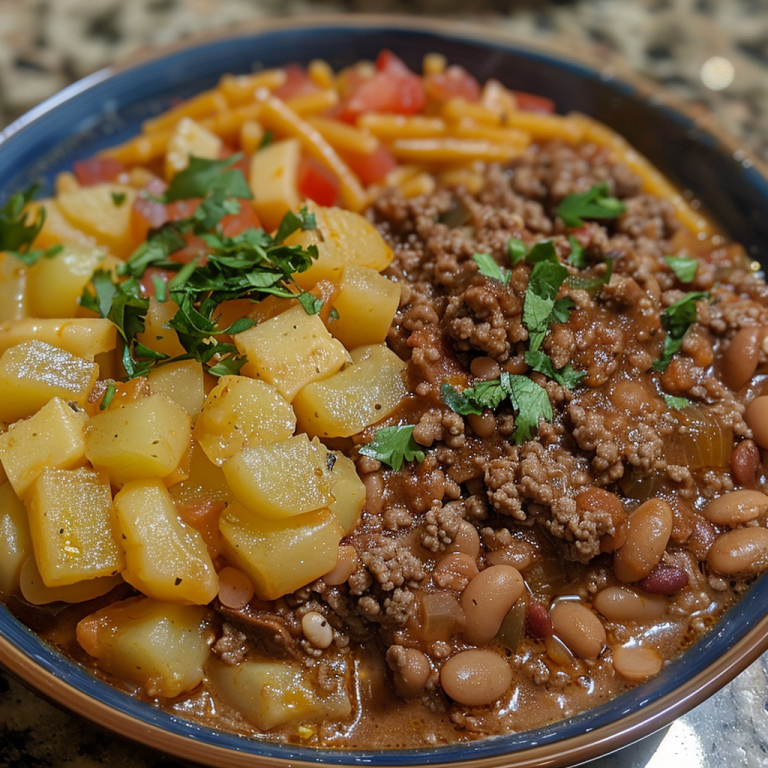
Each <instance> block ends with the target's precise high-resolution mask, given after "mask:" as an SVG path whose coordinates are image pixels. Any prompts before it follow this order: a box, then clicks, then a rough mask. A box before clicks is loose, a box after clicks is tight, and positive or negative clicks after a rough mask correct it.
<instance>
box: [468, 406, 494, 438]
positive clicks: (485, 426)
mask: <svg viewBox="0 0 768 768" xmlns="http://www.w3.org/2000/svg"><path fill="white" fill-rule="evenodd" d="M467 421H468V422H469V426H470V427H472V431H473V432H474V433H475V434H476V435H477V436H478V437H490V436H491V435H492V434H493V433H494V432H495V431H496V417H495V416H494V415H493V413H491V411H484V412H483V413H482V414H480V415H478V414H476V413H470V414H469V416H467Z"/></svg>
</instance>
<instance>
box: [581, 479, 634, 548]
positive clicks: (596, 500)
mask: <svg viewBox="0 0 768 768" xmlns="http://www.w3.org/2000/svg"><path fill="white" fill-rule="evenodd" d="M576 510H577V512H578V514H579V516H580V517H583V516H584V515H585V514H586V513H595V512H607V513H608V514H609V515H610V516H611V519H612V520H613V527H614V531H615V533H614V534H613V535H610V534H607V535H605V536H603V537H602V539H600V551H601V552H612V551H613V550H614V549H616V548H617V547H620V546H621V545H622V544H623V543H624V540H625V537H626V521H627V513H626V512H625V511H624V505H623V504H622V503H621V499H620V498H619V497H618V496H617V495H616V494H615V493H611V492H610V491H606V490H605V488H586V489H584V490H583V491H581V492H580V493H579V494H578V495H577V496H576Z"/></svg>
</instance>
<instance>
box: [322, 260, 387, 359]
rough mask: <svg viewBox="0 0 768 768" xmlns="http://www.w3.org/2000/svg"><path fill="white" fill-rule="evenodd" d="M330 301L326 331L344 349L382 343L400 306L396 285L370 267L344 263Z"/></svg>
mask: <svg viewBox="0 0 768 768" xmlns="http://www.w3.org/2000/svg"><path fill="white" fill-rule="evenodd" d="M339 289H340V290H339V293H338V295H337V296H336V298H335V299H334V300H333V307H334V309H335V310H336V313H337V314H338V317H337V318H336V319H335V320H333V321H331V322H329V324H328V330H329V331H330V332H331V333H332V334H333V335H334V336H335V337H336V338H337V339H338V340H339V341H340V342H341V343H342V344H343V345H344V346H345V347H346V348H347V349H355V347H362V346H365V345H367V344H383V343H384V341H385V340H386V338H387V333H388V332H389V327H390V325H392V320H393V319H394V317H395V312H397V308H398V306H399V305H400V286H399V285H398V284H397V283H393V282H392V281H391V280H388V279H387V278H386V277H384V275H380V274H379V273H378V272H377V271H376V270H375V269H371V268H370V267H360V266H357V265H356V264H348V265H347V266H346V267H344V272H343V273H342V275H341V282H340V283H339Z"/></svg>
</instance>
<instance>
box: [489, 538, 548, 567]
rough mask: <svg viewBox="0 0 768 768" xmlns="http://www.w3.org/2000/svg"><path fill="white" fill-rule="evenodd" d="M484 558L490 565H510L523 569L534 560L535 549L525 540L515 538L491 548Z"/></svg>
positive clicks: (529, 565)
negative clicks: (498, 546) (503, 544)
mask: <svg viewBox="0 0 768 768" xmlns="http://www.w3.org/2000/svg"><path fill="white" fill-rule="evenodd" d="M486 559H487V560H488V563H489V564H490V565H511V566H512V567H513V568H517V570H518V571H524V570H525V569H526V568H530V567H531V565H533V562H534V560H536V550H535V548H534V547H533V545H532V544H529V543H528V542H527V541H523V540H521V539H517V540H515V541H512V542H510V543H509V544H507V546H505V547H502V548H501V549H494V550H492V551H491V552H489V553H488V554H487V555H486Z"/></svg>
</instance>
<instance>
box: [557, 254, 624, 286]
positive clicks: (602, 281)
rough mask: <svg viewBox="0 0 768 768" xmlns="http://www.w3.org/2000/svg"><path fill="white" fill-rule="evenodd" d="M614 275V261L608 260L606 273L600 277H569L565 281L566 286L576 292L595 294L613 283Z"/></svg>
mask: <svg viewBox="0 0 768 768" xmlns="http://www.w3.org/2000/svg"><path fill="white" fill-rule="evenodd" d="M612 274H613V259H608V260H607V261H606V262H605V272H603V274H602V275H601V276H600V277H584V276H583V275H568V277H567V278H566V279H565V284H566V285H567V286H568V287H569V288H572V289H573V290H575V291H587V292H588V293H594V292H595V291H597V290H598V289H599V288H602V287H603V286H604V285H608V283H610V282H611V275H612Z"/></svg>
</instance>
